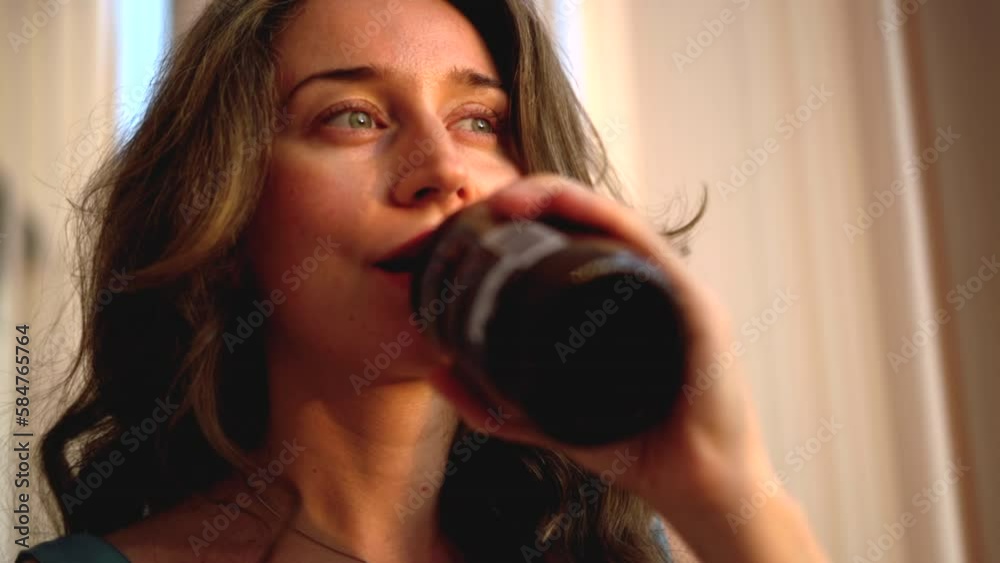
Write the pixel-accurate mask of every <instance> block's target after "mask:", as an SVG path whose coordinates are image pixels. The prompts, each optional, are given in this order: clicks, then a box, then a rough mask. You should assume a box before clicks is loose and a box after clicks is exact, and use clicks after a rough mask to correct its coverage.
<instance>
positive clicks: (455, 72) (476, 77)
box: [285, 65, 507, 103]
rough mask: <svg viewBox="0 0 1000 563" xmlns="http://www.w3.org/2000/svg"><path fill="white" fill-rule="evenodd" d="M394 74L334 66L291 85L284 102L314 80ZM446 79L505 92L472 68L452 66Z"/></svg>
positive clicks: (363, 78)
mask: <svg viewBox="0 0 1000 563" xmlns="http://www.w3.org/2000/svg"><path fill="white" fill-rule="evenodd" d="M393 74H395V73H394V72H393V71H390V70H387V69H385V68H382V67H378V66H374V65H363V66H355V67H350V68H335V69H330V70H323V71H320V72H316V73H314V74H310V75H309V76H307V77H305V78H304V79H302V80H301V81H300V82H299V83H298V84H296V85H295V86H293V87H292V89H291V91H289V92H288V95H287V96H285V102H286V103H287V102H290V101H291V100H292V96H294V95H295V93H296V92H298V91H299V90H300V89H301V88H302V87H303V86H305V85H307V84H309V83H311V82H316V81H332V82H370V81H373V80H385V79H387V78H389V77H391V76H392V75H393ZM447 81H448V82H450V83H452V84H456V85H461V86H469V87H472V88H490V89H493V90H500V91H501V92H504V93H506V92H507V90H506V88H504V85H503V82H501V81H500V79H498V78H495V77H493V76H490V75H487V74H483V73H481V72H479V71H477V70H475V69H472V68H464V67H458V66H456V67H454V68H452V69H451V70H450V71H449V72H448V75H447Z"/></svg>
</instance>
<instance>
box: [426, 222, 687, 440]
mask: <svg viewBox="0 0 1000 563" xmlns="http://www.w3.org/2000/svg"><path fill="white" fill-rule="evenodd" d="M416 274H417V275H415V276H414V287H413V291H412V293H411V295H412V297H413V306H414V309H415V310H416V309H418V308H419V307H420V306H421V304H422V303H427V302H430V301H431V300H434V299H437V298H439V297H440V295H442V293H443V291H444V289H445V288H446V287H447V286H448V285H449V284H450V286H451V287H452V288H460V291H457V292H454V291H453V292H452V293H453V294H454V299H453V302H452V303H449V304H447V305H446V308H445V311H443V312H442V314H441V315H439V316H438V317H437V319H436V321H435V323H434V325H433V327H432V329H431V336H432V337H433V338H435V339H436V340H437V341H438V342H439V343H440V344H441V345H442V346H443V347H445V348H446V349H448V350H450V351H452V352H454V353H455V355H456V359H457V365H456V369H455V375H456V376H457V377H459V378H461V379H462V380H463V382H464V383H465V384H466V386H467V388H469V389H470V390H471V391H472V392H473V393H474V394H477V395H478V397H479V398H480V399H482V400H483V401H484V402H485V403H487V404H496V403H497V402H498V401H499V400H504V401H506V402H509V403H513V404H515V405H517V406H518V408H519V409H521V410H522V412H524V413H525V414H526V415H527V416H528V417H529V418H531V419H532V421H533V422H534V423H535V424H537V426H538V428H539V430H540V431H541V432H544V433H546V434H548V435H549V436H551V437H553V438H555V439H556V440H559V441H561V442H563V443H567V444H575V445H595V444H603V443H609V442H614V441H618V440H622V439H625V438H627V437H630V436H632V435H635V434H638V433H640V432H642V431H643V430H646V429H647V428H649V427H651V426H653V425H655V424H657V423H660V422H662V421H663V420H664V419H666V418H667V417H668V416H669V415H670V413H671V412H672V411H673V408H674V407H675V405H676V403H677V400H678V399H679V395H680V394H681V389H682V386H683V383H684V375H685V373H686V369H687V360H686V358H687V350H686V338H685V331H684V324H683V322H682V318H681V315H680V312H679V309H678V307H677V305H676V302H675V301H674V299H673V293H672V290H671V288H670V284H669V282H668V280H666V279H665V278H664V276H663V275H662V273H661V272H660V271H659V269H658V268H652V267H650V266H649V265H648V264H647V263H646V261H645V260H644V259H642V258H641V257H640V256H638V255H637V254H635V253H634V252H632V250H631V249H629V248H628V247H627V246H625V245H623V244H622V243H620V242H618V241H615V240H613V239H609V238H606V237H600V236H594V235H583V234H575V235H574V234H570V233H569V232H565V231H562V230H559V229H556V228H555V227H552V226H550V225H546V224H544V223H541V222H535V221H517V222H514V221H498V220H496V219H495V218H493V217H492V215H491V214H490V213H489V211H488V210H487V209H485V207H481V206H473V207H469V208H466V209H465V210H463V211H462V212H460V213H458V214H456V215H455V216H452V217H450V218H449V219H448V221H446V222H445V223H444V224H442V225H441V228H440V229H439V231H438V232H437V233H436V234H435V236H434V240H433V242H432V245H431V253H430V255H429V259H428V260H427V261H426V265H425V266H424V267H423V268H422V269H421V271H419V272H417V273H416Z"/></svg>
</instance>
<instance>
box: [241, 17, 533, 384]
mask: <svg viewBox="0 0 1000 563" xmlns="http://www.w3.org/2000/svg"><path fill="white" fill-rule="evenodd" d="M276 50H277V55H278V68H279V76H280V77H279V86H278V87H279V91H280V95H281V97H282V103H283V104H284V106H285V108H286V110H287V111H288V113H290V114H291V115H292V116H293V118H292V122H291V124H290V125H289V126H288V127H286V128H284V129H283V130H282V131H281V132H280V133H279V134H278V135H276V136H275V140H274V144H273V152H272V160H271V165H270V171H269V176H268V179H267V186H266V188H265V192H264V195H263V198H262V200H261V202H260V205H259V207H258V209H257V212H256V215H255V218H254V221H253V223H252V225H251V228H250V233H249V241H250V244H249V252H250V260H251V263H252V267H253V269H254V272H255V274H256V276H257V280H258V284H259V285H260V287H261V297H262V298H269V297H270V296H271V295H272V293H274V292H275V291H276V290H277V291H280V295H281V296H283V297H284V298H285V301H284V302H283V303H275V306H274V312H273V314H272V316H271V318H270V329H269V330H270V338H271V341H272V342H271V344H272V345H271V346H270V351H271V353H279V354H288V359H289V361H293V362H295V363H297V364H298V367H302V368H306V370H305V371H307V372H308V373H316V374H317V375H322V376H323V377H324V378H329V377H330V376H332V377H333V381H332V382H333V383H335V384H338V385H339V386H341V387H343V386H344V385H350V382H349V378H350V375H351V374H354V375H357V376H359V377H365V376H368V377H369V379H371V377H372V376H376V377H382V376H383V375H384V373H386V372H391V373H392V374H393V377H397V376H402V377H404V378H411V377H421V376H423V375H425V374H426V372H427V369H428V367H435V366H436V365H438V364H437V362H438V361H439V360H440V358H439V357H438V354H437V353H436V352H435V350H434V349H433V348H432V347H431V346H429V344H428V341H427V340H426V338H425V334H424V333H423V332H421V331H422V330H423V328H424V327H425V323H422V322H420V321H418V320H416V319H411V313H410V308H409V291H408V287H407V286H406V282H407V278H403V277H401V276H399V275H398V274H397V275H393V274H389V273H387V272H385V271H383V270H380V269H378V268H376V267H375V266H373V264H374V263H375V262H377V261H378V260H379V259H380V258H383V257H385V256H386V255H388V254H389V253H391V251H393V250H394V249H396V248H398V247H399V246H400V245H402V244H404V243H406V242H408V241H410V240H411V239H412V238H413V237H415V236H417V235H418V234H421V233H424V232H426V231H428V230H430V229H433V228H434V227H435V226H437V225H438V224H439V223H441V221H443V220H444V219H445V218H446V217H447V216H449V215H451V214H452V213H455V212H456V211H458V210H459V209H461V208H463V207H465V206H467V205H469V204H471V203H473V202H475V201H478V200H480V199H482V198H483V197H485V196H487V195H488V194H490V193H491V192H492V191H494V190H496V189H497V188H499V187H502V186H504V185H505V184H508V183H510V182H512V181H513V180H515V179H516V178H517V177H519V175H520V173H519V171H518V168H517V166H516V165H515V164H514V162H513V161H512V158H511V156H510V155H509V154H508V151H507V150H506V148H505V146H506V141H505V139H504V137H503V133H502V131H501V130H500V127H501V126H502V124H503V122H504V120H505V118H506V116H507V115H508V97H507V95H506V93H505V92H504V90H502V89H501V88H500V87H498V85H497V84H498V82H499V75H498V74H497V70H496V68H495V67H494V64H493V61H492V59H491V56H490V54H489V51H488V49H487V47H486V45H485V44H484V43H483V41H482V39H481V38H480V36H479V34H478V33H477V31H476V29H475V28H474V27H473V26H472V25H471V24H470V23H469V22H468V21H467V20H466V19H465V18H464V17H463V16H462V15H461V14H460V13H459V12H458V11H457V10H456V9H455V8H454V7H452V6H451V5H450V4H449V3H448V2H446V1H444V0H391V1H390V0H376V1H372V0H307V1H306V2H304V5H303V10H302V11H301V12H300V13H299V15H298V16H297V17H296V18H295V19H294V21H293V22H292V23H291V24H290V25H289V26H288V27H287V28H285V30H284V31H283V32H282V34H281V35H280V36H279V37H278V39H277V41H276ZM249 311H250V310H249V309H248V312H249ZM286 363H287V362H286ZM387 363H388V365H387ZM317 368H318V369H317ZM331 368H333V369H335V372H334V373H332V374H331V373H330V371H329V370H330V369H331ZM366 368H367V373H366V372H365V370H366ZM319 369H322V372H320V371H319ZM338 376H342V378H341V377H338ZM388 380H389V378H388V376H386V377H385V378H384V379H381V380H377V381H376V383H385V382H387V381H388Z"/></svg>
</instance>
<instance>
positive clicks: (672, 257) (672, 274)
mask: <svg viewBox="0 0 1000 563" xmlns="http://www.w3.org/2000/svg"><path fill="white" fill-rule="evenodd" d="M486 204H487V205H488V206H489V207H490V209H491V210H492V211H493V212H494V213H497V214H498V215H501V216H505V217H507V218H510V219H516V218H527V219H537V220H541V221H543V222H547V221H550V220H552V219H553V218H559V219H562V220H563V221H568V222H571V223H575V224H579V225H584V226H587V227H589V228H592V229H595V230H598V231H602V232H605V233H608V234H609V235H610V236H612V237H615V238H618V239H620V240H621V241H623V242H624V243H626V244H628V245H630V246H632V247H633V248H634V249H635V250H636V251H638V253H640V254H645V257H646V258H649V259H650V265H651V266H653V267H658V268H660V269H661V270H662V271H663V273H664V274H666V276H667V278H668V279H669V280H670V281H671V283H672V284H673V286H674V289H675V292H676V297H677V300H678V304H679V306H680V307H681V310H682V311H683V312H684V314H685V317H686V318H687V320H688V324H689V327H688V328H689V331H690V335H691V337H692V338H694V339H696V340H700V339H701V338H703V337H705V336H706V335H708V334H719V333H720V332H725V331H728V328H727V327H726V328H724V327H720V323H721V322H722V320H723V319H725V318H726V316H725V313H724V309H723V308H722V307H721V304H720V303H718V302H717V300H716V299H715V298H714V297H713V296H711V295H710V294H709V293H708V292H707V291H706V290H705V288H703V287H701V286H700V284H698V283H697V282H696V281H695V279H694V277H693V275H692V274H691V273H690V272H689V271H688V269H687V267H686V266H685V265H684V264H683V262H681V260H680V257H678V256H677V254H676V253H675V252H674V251H673V249H672V248H671V247H670V245H669V243H668V241H667V240H666V239H665V238H664V237H663V236H662V235H660V234H659V233H658V232H656V230H655V229H653V228H652V226H651V225H649V224H648V223H647V222H646V220H645V219H644V218H643V217H642V216H640V215H638V214H636V213H634V212H632V211H631V210H629V209H627V208H625V207H624V206H622V205H620V204H618V203H617V202H615V201H613V200H611V199H610V198H608V197H605V196H602V195H600V194H598V193H596V192H594V191H593V190H590V189H587V188H585V187H583V186H582V185H580V184H578V183H576V182H574V181H572V180H570V179H567V178H563V177H560V176H552V175H539V176H529V177H527V178H522V179H520V180H518V181H517V182H515V183H514V184H511V185H510V186H508V187H507V188H505V189H502V190H498V191H497V192H495V193H494V194H492V195H491V197H490V198H489V199H488V200H487V201H486ZM722 324H725V323H722Z"/></svg>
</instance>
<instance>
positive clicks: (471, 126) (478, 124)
mask: <svg viewBox="0 0 1000 563" xmlns="http://www.w3.org/2000/svg"><path fill="white" fill-rule="evenodd" d="M466 122H468V126H466V127H459V129H468V130H469V131H472V132H473V133H482V134H484V135H492V134H493V133H496V128H495V127H493V123H491V122H490V120H489V119H486V118H483V117H468V118H466V119H463V120H461V121H459V123H466Z"/></svg>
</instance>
